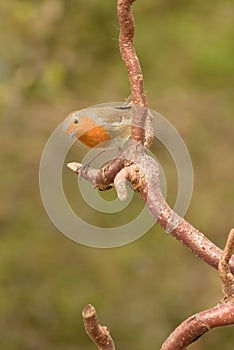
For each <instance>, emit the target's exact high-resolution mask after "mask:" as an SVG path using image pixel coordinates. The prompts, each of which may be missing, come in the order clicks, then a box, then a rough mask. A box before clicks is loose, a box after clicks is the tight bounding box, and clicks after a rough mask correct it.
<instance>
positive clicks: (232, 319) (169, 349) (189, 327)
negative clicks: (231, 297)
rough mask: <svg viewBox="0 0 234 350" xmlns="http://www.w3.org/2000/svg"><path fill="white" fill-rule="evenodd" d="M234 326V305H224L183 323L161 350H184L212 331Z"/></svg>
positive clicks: (194, 316) (203, 312)
mask: <svg viewBox="0 0 234 350" xmlns="http://www.w3.org/2000/svg"><path fill="white" fill-rule="evenodd" d="M232 324H234V304H231V303H229V304H222V305H218V306H216V307H214V308H211V309H208V310H205V311H202V312H200V313H198V314H195V315H193V316H191V317H189V318H188V319H187V320H185V321H184V322H182V323H181V324H180V325H179V326H178V327H177V328H176V329H175V330H174V331H173V332H172V333H171V334H170V335H169V337H168V338H167V340H166V341H165V342H164V343H163V345H162V347H161V350H182V349H186V346H188V345H190V344H191V343H192V342H194V341H195V340H196V339H198V338H199V337H200V336H201V335H203V334H204V333H206V332H208V331H209V330H210V329H212V328H215V327H221V326H228V325H232Z"/></svg>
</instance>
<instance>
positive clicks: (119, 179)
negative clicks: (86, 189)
mask: <svg viewBox="0 0 234 350" xmlns="http://www.w3.org/2000/svg"><path fill="white" fill-rule="evenodd" d="M121 157H123V158H122V159H123V160H122V161H120V160H118V162H119V164H121V166H125V167H124V168H121V167H120V171H119V172H118V174H117V175H116V174H115V169H114V168H113V169H114V170H113V169H112V170H113V172H112V173H108V176H109V178H108V179H109V180H110V179H112V178H114V185H115V188H116V191H117V194H118V196H119V199H120V200H124V198H125V197H124V196H125V194H126V190H125V187H126V185H127V183H128V182H129V181H130V182H131V183H132V186H133V189H134V190H135V191H138V192H139V193H140V196H141V198H142V199H143V200H144V201H145V202H146V205H147V207H148V210H149V211H150V213H151V214H152V216H153V217H154V218H155V220H156V221H157V223H158V224H159V225H160V226H161V227H162V228H163V229H165V230H167V231H168V232H170V233H171V235H172V236H174V237H175V238H176V239H177V240H179V241H180V242H181V243H183V244H184V245H185V246H186V247H188V248H189V249H190V250H191V251H192V252H193V253H195V254H196V255H197V256H198V257H199V258H200V259H202V260H203V261H205V262H206V263H207V264H209V265H210V266H212V267H214V268H215V269H218V264H219V259H220V258H221V255H222V250H221V249H220V248H218V247H217V246H216V245H215V244H214V243H213V242H211V241H210V240H209V239H208V238H207V237H206V236H205V235H204V234H203V233H202V232H200V231H199V230H197V229H196V228H195V227H193V226H192V225H191V224H190V223H189V222H187V221H186V220H185V219H183V218H181V217H180V216H179V215H177V214H176V213H175V212H174V211H173V210H172V209H171V208H170V206H169V205H168V204H167V202H166V201H165V199H164V197H163V195H162V193H161V189H160V178H159V166H158V164H157V162H156V161H155V160H154V159H153V158H152V157H150V156H149V155H148V154H147V153H146V150H145V149H144V148H143V147H142V146H141V145H140V144H136V143H135V142H131V143H129V146H128V148H127V150H126V151H125V152H124V153H123V154H122V155H121ZM118 159H119V158H118ZM113 161H114V160H113ZM132 163H134V166H129V165H130V164H132ZM73 164H74V163H73ZM127 165H128V167H126V166H127ZM136 168H137V170H136ZM121 169H122V170H121ZM103 174H105V170H103V169H100V170H97V169H93V168H91V167H89V168H87V169H86V171H85V172H83V173H82V176H83V177H84V178H86V179H87V180H88V181H91V183H92V184H93V185H94V186H95V187H98V188H99V186H100V188H101V189H103V186H106V187H108V186H110V184H111V183H110V182H109V181H107V178H105V176H104V175H103ZM97 179H98V180H97ZM100 179H102V180H103V183H102V182H99V181H100ZM230 270H231V272H232V273H234V256H232V257H231V258H230Z"/></svg>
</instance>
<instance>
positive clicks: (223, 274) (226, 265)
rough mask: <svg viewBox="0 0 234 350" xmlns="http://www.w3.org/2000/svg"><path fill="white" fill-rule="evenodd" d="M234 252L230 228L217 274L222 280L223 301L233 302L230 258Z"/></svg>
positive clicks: (233, 239) (232, 234)
mask: <svg viewBox="0 0 234 350" xmlns="http://www.w3.org/2000/svg"><path fill="white" fill-rule="evenodd" d="M233 252H234V229H231V231H230V232H229V235H228V239H227V243H226V246H225V248H224V250H223V253H222V255H221V257H220V260H219V266H218V267H219V275H220V278H221V280H222V282H223V284H222V292H223V296H224V299H223V302H228V301H231V302H233V303H234V276H233V274H232V272H231V266H230V259H231V257H232V254H233Z"/></svg>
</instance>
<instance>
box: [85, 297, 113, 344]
mask: <svg viewBox="0 0 234 350" xmlns="http://www.w3.org/2000/svg"><path fill="white" fill-rule="evenodd" d="M82 317H83V321H84V326H85V330H86V332H87V334H88V335H89V337H90V338H91V339H92V341H93V342H94V344H96V345H97V347H98V349H99V350H115V345H114V342H113V339H112V338H111V336H110V331H109V329H108V328H107V327H106V326H101V325H100V324H99V321H98V317H97V313H96V310H95V307H94V306H92V305H90V304H89V305H87V306H85V308H84V309H83V311H82Z"/></svg>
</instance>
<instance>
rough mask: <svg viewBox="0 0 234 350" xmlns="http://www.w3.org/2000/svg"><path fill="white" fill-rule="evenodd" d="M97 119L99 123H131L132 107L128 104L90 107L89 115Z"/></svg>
mask: <svg viewBox="0 0 234 350" xmlns="http://www.w3.org/2000/svg"><path fill="white" fill-rule="evenodd" d="M92 114H93V117H94V116H95V118H96V119H97V120H98V122H99V123H100V124H112V125H120V124H129V123H131V116H132V107H131V106H130V105H128V106H117V107H112V106H111V107H100V108H93V109H92V108H91V109H90V111H89V115H91V116H92Z"/></svg>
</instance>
